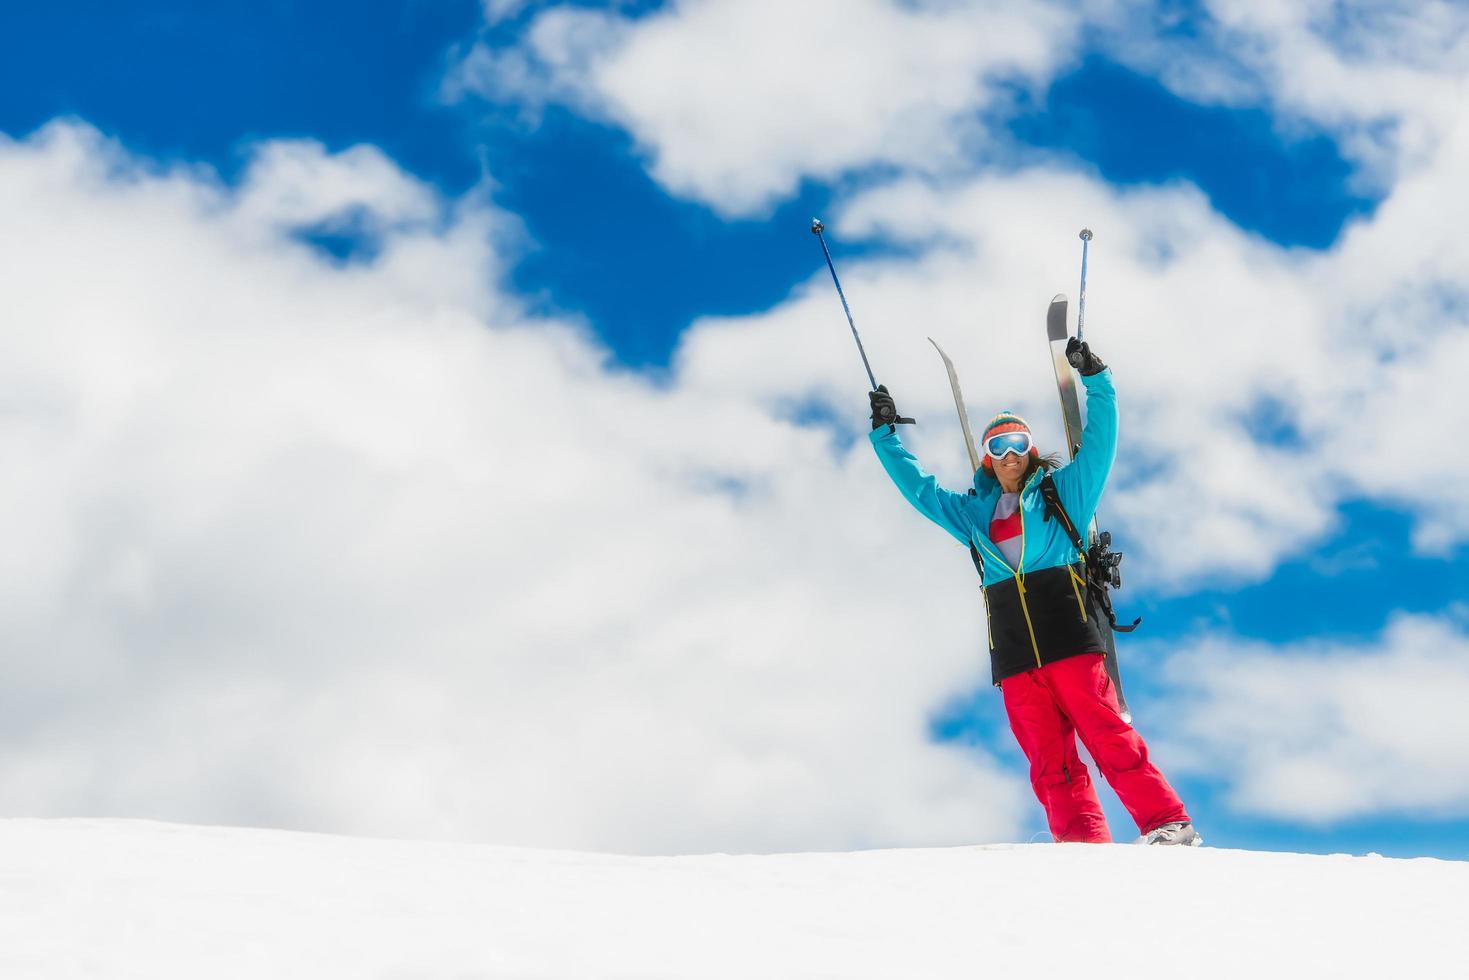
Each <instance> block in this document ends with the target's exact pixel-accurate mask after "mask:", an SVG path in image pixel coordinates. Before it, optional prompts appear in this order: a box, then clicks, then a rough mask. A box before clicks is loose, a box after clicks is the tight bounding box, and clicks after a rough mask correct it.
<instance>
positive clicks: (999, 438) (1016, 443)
mask: <svg viewBox="0 0 1469 980" xmlns="http://www.w3.org/2000/svg"><path fill="white" fill-rule="evenodd" d="M1030 447H1031V439H1030V433H1029V432H1025V431H1024V430H1022V431H1020V432H1001V433H1000V434H999V435H993V436H990V437H989V438H988V439H986V440H985V441H984V451H985V455H987V456H989V457H990V458H991V459H1004V458H1005V457H1006V456H1008V455H1009V454H1010V453H1014V454H1015V455H1016V456H1024V455H1025V454H1026V453H1028V452H1030Z"/></svg>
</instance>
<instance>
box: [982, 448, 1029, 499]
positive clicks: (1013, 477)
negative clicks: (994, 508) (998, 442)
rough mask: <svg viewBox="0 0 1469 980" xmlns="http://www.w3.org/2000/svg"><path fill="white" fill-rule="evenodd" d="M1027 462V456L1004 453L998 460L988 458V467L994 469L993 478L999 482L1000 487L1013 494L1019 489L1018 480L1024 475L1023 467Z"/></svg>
mask: <svg viewBox="0 0 1469 980" xmlns="http://www.w3.org/2000/svg"><path fill="white" fill-rule="evenodd" d="M1029 460H1030V457H1029V456H1022V455H1019V454H1017V453H1006V454H1005V455H1004V456H1003V457H1002V458H1000V459H995V458H994V457H990V465H991V466H993V467H994V469H995V477H996V479H998V480H999V481H1000V486H1002V487H1004V488H1005V489H1006V490H1007V491H1010V492H1012V493H1013V492H1014V491H1016V490H1018V489H1019V488H1020V478H1021V477H1023V476H1024V475H1025V466H1026V463H1027V462H1029Z"/></svg>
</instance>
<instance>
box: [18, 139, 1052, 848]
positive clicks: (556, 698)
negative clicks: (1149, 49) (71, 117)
mask: <svg viewBox="0 0 1469 980" xmlns="http://www.w3.org/2000/svg"><path fill="white" fill-rule="evenodd" d="M0 207H3V208H4V209H5V213H6V214H7V220H6V222H5V223H4V224H3V227H0V267H3V268H5V269H6V270H7V271H8V273H9V275H8V276H7V286H6V290H5V295H6V315H5V318H4V321H3V329H0V393H3V394H0V448H3V453H4V457H5V458H6V459H7V460H9V461H10V464H9V474H10V475H9V476H8V477H7V479H6V481H5V482H4V484H3V488H0V535H3V537H4V539H5V541H6V548H5V549H4V551H3V552H0V629H3V631H4V633H5V635H6V637H7V652H6V656H5V658H4V660H3V662H0V692H3V693H0V699H3V704H0V709H3V710H0V718H3V721H0V725H3V729H4V732H3V739H0V746H3V748H0V795H3V796H4V797H5V799H6V800H7V801H8V803H7V812H8V813H11V814H13V815H14V814H36V815H50V814H105V815H113V816H118V815H133V816H152V817H161V818H169V819H183V820H195V821H204V822H227V823H238V822H251V823H263V824H270V825H278V826H289V827H299V828H316V829H331V830H341V831H356V832H365V833H379V834H396V835H405V836H426V835H436V836H446V837H459V838H473V839H481V840H492V841H497V842H503V843H514V842H519V843H538V844H547V845H559V846H568V847H590V848H606V849H617V850H654V851H669V850H707V849H712V848H724V849H776V848H820V847H849V846H857V845H863V844H898V843H924V842H927V843H938V842H957V841H972V840H993V839H1004V838H1009V837H1012V836H1013V835H1014V833H1015V828H1016V827H1017V825H1018V822H1019V820H1020V815H1021V814H1022V813H1024V812H1027V810H1026V808H1025V804H1024V792H1023V782H1022V781H1021V780H1019V779H1017V778H1016V777H1015V776H1014V775H1013V774H1009V773H1003V772H1001V771H999V769H998V768H997V765H996V763H995V762H994V760H991V759H989V758H988V757H986V756H984V755H983V754H981V753H978V752H969V751H966V750H960V749H957V748H954V747H947V746H939V745H935V744H933V743H932V742H931V741H930V740H929V738H928V733H927V727H926V718H927V717H928V715H929V713H931V712H933V711H934V710H936V709H937V708H938V707H939V706H940V705H941V704H942V703H943V702H944V701H945V700H946V699H947V698H949V697H951V696H952V695H953V694H954V693H955V692H962V691H964V690H967V689H969V688H971V687H972V686H973V685H976V684H982V683H983V682H984V677H985V665H984V663H983V660H982V656H981V654H980V652H979V650H978V646H979V644H980V643H981V642H982V640H981V637H982V635H983V634H982V632H981V630H982V623H981V622H979V616H978V609H977V596H976V595H975V592H974V589H973V583H972V581H971V580H970V579H969V578H968V577H967V576H966V575H965V573H964V567H963V557H964V556H963V555H962V553H960V552H958V550H957V549H956V548H954V547H952V546H950V545H947V544H945V543H944V542H942V541H940V540H936V539H934V538H931V537H929V536H927V535H918V534H913V533H911V532H912V530H913V529H912V527H911V526H910V525H911V521H909V523H904V518H906V517H908V515H901V512H897V513H896V515H895V516H896V519H895V520H893V521H880V522H877V521H874V519H873V515H874V513H880V512H882V511H883V509H884V507H885V506H887V507H889V510H890V512H896V508H891V507H890V505H891V504H892V500H891V499H890V497H889V494H888V488H887V487H886V486H884V485H883V482H882V481H881V479H879V478H878V477H879V470H878V469H877V467H876V463H875V461H874V460H872V459H871V458H870V451H869V450H868V449H867V447H866V446H865V444H862V443H857V444H855V445H853V446H851V447H850V448H846V449H840V450H839V449H837V448H835V447H834V445H833V443H832V442H831V439H830V435H829V433H827V432H826V431H824V430H820V429H815V428H802V427H799V426H796V425H793V424H791V423H789V422H787V421H785V420H784V419H783V418H782V414H781V413H782V408H781V406H782V404H783V402H782V401H780V400H778V399H777V400H767V398H766V397H765V392H763V391H760V390H742V389H740V388H738V387H731V386H729V385H728V384H727V383H726V382H725V381H724V380H723V379H722V378H720V379H714V378H711V377H709V376H701V378H695V377H693V376H690V378H688V379H684V380H681V381H679V382H677V383H675V384H673V385H671V386H670V387H667V388H660V387H658V386H655V385H653V384H651V383H649V382H647V381H645V380H644V379H641V378H638V377H635V376H631V375H628V374H626V373H624V372H620V371H617V370H614V369H612V368H610V367H609V365H608V364H607V361H606V355H605V352H604V351H603V350H601V349H600V348H599V347H598V346H597V345H596V344H595V343H594V342H593V341H592V340H590V339H589V337H588V336H587V335H586V334H585V333H584V332H582V331H581V330H580V329H578V328H576V327H575V326H574V325H569V324H566V323H560V322H552V321H543V320H533V319H530V318H528V317H527V316H525V315H524V314H523V313H522V312H520V311H519V309H518V308H517V306H516V303H515V302H514V300H513V299H512V298H510V297H508V296H506V295H503V294H501V293H500V292H499V291H498V288H497V287H496V285H495V284H496V283H497V282H498V281H499V277H500V274H501V269H502V263H503V262H504V256H503V255H501V254H500V253H499V252H497V251H496V249H495V248H494V246H493V243H494V242H495V241H497V240H500V238H501V237H502V236H503V235H504V234H506V233H507V232H508V233H513V232H514V227H513V225H514V222H513V220H511V219H510V218H508V217H507V216H505V215H503V214H501V213H499V212H497V211H495V210H493V209H492V208H490V207H488V206H487V205H486V204H485V203H484V202H483V201H481V200H479V199H478V198H477V197H476V196H473V195H471V196H470V197H469V198H466V199H465V200H461V201H456V202H446V201H442V200H440V199H438V198H437V197H436V196H435V195H434V194H433V193H432V192H430V191H429V190H427V189H426V188H425V187H424V186H423V185H421V184H419V183H418V182H417V181H414V180H413V179H411V178H409V177H407V176H406V175H404V174H403V173H401V172H400V171H399V170H398V169H397V168H396V167H394V166H393V165H392V164H391V163H390V162H389V161H387V160H386V159H384V158H383V157H382V156H381V154H379V153H377V152H376V151H373V150H370V149H367V148H359V149H354V150H348V151H345V152H343V153H338V154H329V153H326V152H325V151H324V150H323V149H322V148H321V147H319V146H317V145H314V144H310V143H275V144H268V145H266V146H264V147H262V148H261V149H260V150H259V152H258V153H257V154H256V155H255V158H254V163H253V164H252V166H251V167H250V169H249V171H248V173H247V174H246V175H245V176H244V178H243V180H242V183H241V186H240V187H239V188H230V187H226V186H223V185H222V184H221V183H220V182H219V181H218V180H217V179H216V178H214V177H213V176H212V175H209V174H207V173H203V172H200V171H196V170H191V169H187V168H184V169H175V170H160V169H158V168H156V167H153V166H152V165H150V164H148V162H147V161H146V160H140V159H138V158H135V157H133V156H130V155H129V154H128V153H127V152H126V151H124V150H123V149H121V148H119V147H117V146H115V145H112V144H109V143H107V142H106V141H104V140H102V139H101V138H100V137H98V136H97V134H95V133H94V132H92V131H91V130H89V129H87V128H85V127H83V126H80V125H75V124H69V125H53V126H51V127H48V128H47V129H45V130H43V131H42V132H40V133H39V134H37V135H36V136H34V137H32V138H30V139H28V140H25V141H23V142H12V141H0ZM344 211H349V212H352V213H355V214H359V215H365V216H366V217H365V218H364V219H363V221H362V222H361V224H362V226H363V227H365V228H368V229H370V230H371V232H372V233H373V234H375V235H377V236H378V237H379V242H378V247H377V249H376V250H375V251H374V252H373V253H372V255H371V257H370V258H368V259H363V260H358V261H353V262H350V263H341V262H336V261H333V260H331V259H329V258H327V257H325V256H323V255H322V254H320V253H318V252H316V251H315V250H313V249H312V248H310V247H309V246H307V245H305V244H302V243H300V242H298V241H296V240H295V239H294V237H293V235H294V233H295V231H296V230H297V228H298V226H299V225H300V224H302V223H305V224H310V225H317V224H319V223H320V222H323V221H327V222H330V221H331V220H333V219H334V216H337V215H340V214H341V213H343V212H344ZM823 312H826V311H823ZM825 320H826V318H825V317H824V316H823V318H822V322H823V326H824V325H825ZM780 347H781V348H782V349H783V348H784V347H785V344H784V342H783V341H782V342H781V344H780ZM815 353H816V355H819V356H821V357H824V356H825V352H824V350H819V351H817V352H815ZM766 354H769V351H766ZM794 356H795V357H796V359H797V360H801V359H806V360H811V359H812V357H813V355H812V354H811V353H809V352H807V353H802V352H799V351H798V352H796V353H795V355H794ZM857 395H858V397H859V400H860V391H858V392H857ZM815 514H819V515H820V519H819V520H817V519H816V518H815V517H814V515H815ZM905 555H906V556H907V557H903V556H905ZM894 564H896V565H900V566H902V567H903V568H905V569H906V571H905V572H904V573H903V574H902V575H895V574H891V573H890V572H889V571H888V569H890V568H891V567H893V566H894ZM925 565H926V566H927V567H928V568H929V569H930V570H929V571H927V572H924V571H921V569H923V568H924V567H925ZM915 569H918V571H914V570H915ZM915 623H917V624H924V625H922V626H921V627H915Z"/></svg>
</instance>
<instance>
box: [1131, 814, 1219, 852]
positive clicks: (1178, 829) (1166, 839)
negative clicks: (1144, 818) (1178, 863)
mask: <svg viewBox="0 0 1469 980" xmlns="http://www.w3.org/2000/svg"><path fill="white" fill-rule="evenodd" d="M1133 843H1134V844H1182V845H1183V846H1184V847H1198V846H1199V845H1200V844H1202V843H1204V838H1203V837H1201V836H1199V832H1198V831H1197V830H1195V829H1194V825H1193V824H1191V823H1187V822H1185V821H1183V820H1175V821H1174V822H1173V823H1165V824H1163V826H1161V827H1154V828H1153V829H1152V830H1150V831H1148V832H1147V833H1146V834H1143V835H1142V836H1141V837H1139V838H1138V839H1137V840H1135V841H1133Z"/></svg>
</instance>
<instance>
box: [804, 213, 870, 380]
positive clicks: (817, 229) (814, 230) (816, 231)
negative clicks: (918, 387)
mask: <svg viewBox="0 0 1469 980" xmlns="http://www.w3.org/2000/svg"><path fill="white" fill-rule="evenodd" d="M825 230H826V225H824V224H822V223H821V219H820V218H812V219H811V234H813V235H815V236H816V238H817V240H818V241H819V242H821V253H822V254H823V255H825V256H826V267H827V268H828V269H830V270H831V281H832V282H834V283H836V287H837V295H838V296H840V297H841V300H842V311H843V312H844V313H846V314H847V325H848V326H849V327H851V328H852V339H853V340H855V341H857V353H859V354H861V355H862V366H863V367H865V368H866V369H867V380H868V381H870V382H872V390H873V391H876V390H877V379H876V378H875V377H873V376H872V365H871V364H868V363H867V351H866V350H865V349H864V348H863V347H862V338H861V336H859V335H858V333H857V324H855V323H853V322H852V308H851V307H850V306H848V305H847V294H846V293H844V292H842V281H841V280H840V279H838V278H837V267H836V266H835V265H833V264H832V261H831V250H830V249H828V248H827V247H826V236H824V235H822V234H821V233H822V232H823V231H825Z"/></svg>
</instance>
